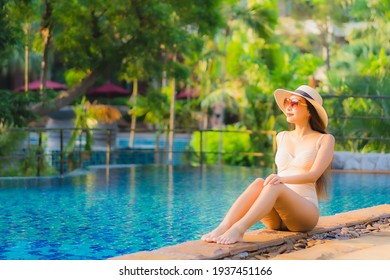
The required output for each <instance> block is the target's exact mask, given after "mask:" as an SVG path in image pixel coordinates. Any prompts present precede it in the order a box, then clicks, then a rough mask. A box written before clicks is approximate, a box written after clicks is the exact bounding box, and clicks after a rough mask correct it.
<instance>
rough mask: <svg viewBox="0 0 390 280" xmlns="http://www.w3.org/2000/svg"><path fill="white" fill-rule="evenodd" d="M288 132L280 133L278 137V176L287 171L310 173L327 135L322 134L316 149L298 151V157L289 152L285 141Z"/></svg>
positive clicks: (276, 159)
mask: <svg viewBox="0 0 390 280" xmlns="http://www.w3.org/2000/svg"><path fill="white" fill-rule="evenodd" d="M285 134H286V131H283V132H281V133H280V136H279V137H278V138H279V140H278V143H277V144H278V150H277V152H276V156H275V163H276V166H277V168H278V174H280V173H281V172H283V171H286V170H290V169H291V170H300V171H309V170H310V168H311V167H312V165H313V163H314V160H315V158H316V156H317V152H318V149H319V146H320V143H321V140H322V138H323V137H324V135H325V134H322V135H321V136H320V137H319V138H318V140H317V143H316V148H315V149H304V148H303V149H302V150H301V151H298V152H297V154H296V155H292V154H291V153H290V152H289V151H288V150H287V146H286V143H285V141H283V140H284V136H285Z"/></svg>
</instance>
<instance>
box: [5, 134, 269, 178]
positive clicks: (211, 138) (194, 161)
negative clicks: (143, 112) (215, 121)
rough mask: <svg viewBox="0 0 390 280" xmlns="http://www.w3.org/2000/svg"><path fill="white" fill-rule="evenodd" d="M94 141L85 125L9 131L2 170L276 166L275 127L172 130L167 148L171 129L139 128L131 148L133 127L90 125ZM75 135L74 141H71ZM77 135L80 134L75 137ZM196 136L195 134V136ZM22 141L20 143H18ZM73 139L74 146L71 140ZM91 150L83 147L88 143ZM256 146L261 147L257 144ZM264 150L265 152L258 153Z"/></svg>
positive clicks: (29, 173) (44, 172)
mask: <svg viewBox="0 0 390 280" xmlns="http://www.w3.org/2000/svg"><path fill="white" fill-rule="evenodd" d="M90 131H91V132H92V133H93V135H94V143H93V145H92V144H91V143H88V141H90V140H91V139H89V138H88V136H87V130H85V129H80V128H73V129H68V128H61V129H60V128H58V129H45V128H23V129H12V130H10V131H8V133H9V137H10V138H11V139H17V140H15V141H14V142H13V146H14V147H18V148H17V149H16V151H13V152H12V153H11V155H10V156H8V157H6V156H3V157H2V160H1V162H2V166H1V167H2V168H1V169H2V170H3V172H2V173H3V174H0V175H2V176H7V175H4V173H5V174H7V173H6V172H5V171H4V170H7V168H8V169H10V168H11V169H15V170H16V169H19V170H20V171H19V173H17V174H16V171H14V172H13V173H12V172H11V173H8V174H9V175H8V176H17V175H19V176H26V175H27V176H42V175H49V174H64V173H67V172H70V171H72V170H74V169H77V168H83V167H86V166H88V165H106V166H109V165H118V164H167V162H168V161H167V159H168V158H169V154H171V158H172V155H174V156H173V158H174V161H173V162H172V163H171V164H185V165H203V164H230V165H251V166H253V165H254V166H263V167H270V168H274V167H275V166H274V165H273V158H274V155H275V151H276V132H275V131H251V130H237V131H231V130H229V131H225V130H196V131H191V130H188V129H187V130H179V129H176V130H174V134H175V139H176V142H175V143H174V145H173V149H172V150H169V149H168V147H169V145H168V140H167V137H166V136H167V135H168V132H169V131H163V130H158V131H150V130H140V129H137V130H136V131H135V132H136V134H135V135H136V138H137V136H139V139H141V141H139V143H138V144H136V145H134V146H133V147H132V148H129V144H128V141H126V140H125V139H126V138H128V135H129V133H130V131H129V130H127V131H123V130H113V129H91V130H90ZM75 132H78V133H75ZM72 134H73V140H72ZM74 135H77V139H74V138H75V137H74ZM191 138H192V139H191ZM18 141H19V143H18ZM72 141H73V142H74V145H70V146H69V143H71V142H72ZM88 145H89V146H90V147H91V149H87V150H86V149H85V148H86V146H88ZM254 147H257V148H254ZM257 151H261V152H257Z"/></svg>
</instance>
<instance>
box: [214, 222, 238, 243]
mask: <svg viewBox="0 0 390 280" xmlns="http://www.w3.org/2000/svg"><path fill="white" fill-rule="evenodd" d="M244 233H245V230H242V229H240V227H239V226H232V227H231V228H230V229H229V230H227V231H226V232H225V233H224V234H222V235H221V236H219V237H217V238H216V239H215V242H216V243H218V244H223V245H228V244H234V243H236V242H241V241H243V238H244Z"/></svg>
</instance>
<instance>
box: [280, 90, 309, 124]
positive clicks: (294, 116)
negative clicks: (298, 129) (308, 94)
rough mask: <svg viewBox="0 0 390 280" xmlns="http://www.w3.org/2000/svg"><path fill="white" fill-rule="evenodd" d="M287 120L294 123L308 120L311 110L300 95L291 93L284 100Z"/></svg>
mask: <svg viewBox="0 0 390 280" xmlns="http://www.w3.org/2000/svg"><path fill="white" fill-rule="evenodd" d="M284 108H285V111H286V117H287V121H288V122H289V123H293V124H299V123H304V122H307V121H308V120H309V118H310V112H309V109H308V108H307V104H306V100H305V99H304V98H302V97H300V96H296V95H291V96H290V97H288V98H286V99H285V100H284Z"/></svg>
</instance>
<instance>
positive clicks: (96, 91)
mask: <svg viewBox="0 0 390 280" xmlns="http://www.w3.org/2000/svg"><path fill="white" fill-rule="evenodd" d="M130 95H131V93H130V92H128V91H127V90H125V89H124V88H121V87H119V86H117V85H114V84H112V83H111V82H106V83H105V84H104V85H102V86H99V87H95V88H90V89H89V90H88V91H87V96H88V97H105V98H115V97H125V96H130Z"/></svg>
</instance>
